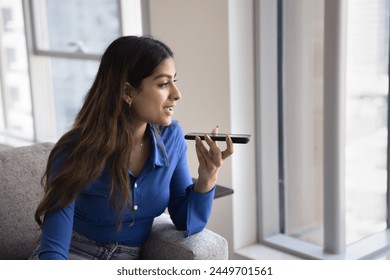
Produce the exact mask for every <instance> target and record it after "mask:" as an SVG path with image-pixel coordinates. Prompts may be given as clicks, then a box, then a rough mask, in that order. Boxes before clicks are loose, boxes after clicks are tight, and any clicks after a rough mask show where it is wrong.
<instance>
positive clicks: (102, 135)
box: [32, 36, 233, 259]
mask: <svg viewBox="0 0 390 280" xmlns="http://www.w3.org/2000/svg"><path fill="white" fill-rule="evenodd" d="M175 82H176V70H175V64H174V60H173V53H172V51H171V50H170V49H169V47H167V46H166V45H165V44H164V43H162V42H160V41H158V40H154V39H152V38H147V37H135V36H128V37H121V38H118V39H116V40H115V41H114V42H112V43H111V44H110V46H109V47H108V48H107V50H106V51H105V53H104V54H103V57H102V60H101V63H100V66H99V70H98V73H97V75H96V78H95V81H94V83H93V84H92V87H91V89H90V90H89V92H88V94H87V96H86V99H85V102H84V104H83V106H82V108H81V110H80V112H79V113H78V115H77V117H76V119H75V122H74V125H73V127H72V128H71V129H70V130H69V131H68V132H67V133H66V134H64V135H63V136H62V137H61V138H60V139H59V141H58V142H57V143H56V145H55V146H54V148H53V150H52V151H51V154H50V156H49V159H48V164H47V169H46V172H45V175H44V177H43V179H42V182H43V184H44V187H45V195H44V197H43V199H42V201H41V202H40V204H39V206H38V207H37V210H36V213H35V219H36V221H37V223H38V224H39V225H40V227H41V228H42V236H41V242H40V246H39V247H38V248H37V250H36V251H35V253H34V254H33V256H32V258H33V259H37V258H39V259H137V258H139V251H140V247H141V245H142V244H143V242H144V241H145V240H146V238H147V237H148V234H149V233H150V230H151V226H152V223H153V219H154V218H155V217H157V216H159V215H160V214H161V213H163V212H164V210H165V209H166V208H167V207H168V210H169V213H170V216H171V219H172V221H173V222H174V224H175V225H176V227H177V228H178V229H180V230H185V231H186V232H185V235H186V236H189V235H191V234H194V233H197V232H199V231H201V230H203V228H204V227H205V225H206V223H207V221H208V218H209V215H210V212H211V207H212V202H213V197H214V185H215V183H216V179H217V175H218V170H219V168H220V167H221V165H222V163H223V161H224V160H225V159H226V158H227V157H228V156H230V155H231V154H232V153H233V144H232V141H231V139H230V138H229V137H227V139H226V143H227V148H226V150H225V151H223V152H221V151H220V149H219V148H218V147H217V145H216V143H214V142H213V141H212V140H211V139H210V138H209V137H207V138H206V142H207V144H208V146H209V147H208V148H206V146H205V145H204V144H203V142H202V141H201V140H200V139H199V138H197V139H196V144H195V145H196V153H197V157H198V161H199V168H198V173H199V178H198V180H197V183H196V184H193V183H192V179H191V176H190V173H189V169H188V166H187V155H186V153H187V146H186V143H185V140H184V137H183V132H182V130H181V128H180V126H179V125H178V123H177V122H176V121H173V120H172V115H173V112H174V108H175V106H176V103H177V101H178V100H179V99H180V97H181V94H180V92H179V90H178V88H177V87H176V85H175Z"/></svg>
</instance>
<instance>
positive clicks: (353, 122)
mask: <svg viewBox="0 0 390 280" xmlns="http://www.w3.org/2000/svg"><path fill="white" fill-rule="evenodd" d="M389 2H390V1H389V0H374V1H367V0H354V1H349V2H348V44H347V46H348V49H347V100H346V110H347V116H346V121H347V123H346V127H347V131H346V207H347V213H346V215H347V216H346V222H347V224H346V231H347V243H352V242H355V241H358V240H359V239H361V238H364V237H366V236H368V235H370V234H373V233H376V232H379V231H381V230H383V229H385V228H386V192H387V145H388V143H387V133H388V123H387V114H388V109H387V108H388V104H387V101H388V92H389V88H388V85H389V80H388V78H389V76H388V63H389V8H390V7H389Z"/></svg>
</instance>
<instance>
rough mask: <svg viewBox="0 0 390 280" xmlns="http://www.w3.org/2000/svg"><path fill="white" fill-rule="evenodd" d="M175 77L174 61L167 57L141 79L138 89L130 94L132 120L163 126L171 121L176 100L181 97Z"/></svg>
mask: <svg viewBox="0 0 390 280" xmlns="http://www.w3.org/2000/svg"><path fill="white" fill-rule="evenodd" d="M175 77H176V69H175V63H174V61H173V59H172V58H167V59H164V60H163V61H162V62H161V63H160V64H159V65H158V66H157V67H156V68H155V69H154V71H153V73H152V75H150V76H149V77H146V78H145V79H143V80H142V83H141V86H140V89H139V90H135V91H133V93H132V95H131V96H132V107H131V108H132V119H133V122H139V123H152V124H158V125H165V126H166V125H169V124H170V123H171V121H172V116H173V113H174V107H175V106H176V101H177V100H179V99H180V97H181V94H180V92H179V90H178V88H177V87H176V84H175V82H176V80H175Z"/></svg>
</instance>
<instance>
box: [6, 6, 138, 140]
mask: <svg viewBox="0 0 390 280" xmlns="http://www.w3.org/2000/svg"><path fill="white" fill-rule="evenodd" d="M0 10H1V13H0V16H1V17H2V18H0V22H1V23H2V26H3V28H2V29H0V50H1V53H0V54H1V60H0V70H1V71H0V85H1V91H0V93H1V99H0V100H1V103H0V110H1V117H0V138H1V139H2V140H4V137H5V136H7V137H17V138H19V139H22V140H25V141H27V142H32V141H36V142H43V141H56V140H57V139H58V138H59V137H60V136H61V135H62V134H63V133H64V132H65V131H66V130H68V129H69V126H70V125H71V124H72V123H73V120H74V117H75V115H76V113H77V112H78V110H79V109H80V107H81V104H82V101H83V98H84V96H85V94H86V93H87V91H88V90H89V87H90V86H91V85H92V82H93V79H94V77H95V75H96V72H97V69H98V64H99V60H100V57H101V55H102V54H103V52H104V50H105V48H106V47H107V46H108V44H109V43H110V42H111V41H112V40H114V39H115V38H117V37H119V36H121V35H130V34H133V35H140V34H142V26H141V25H142V22H141V2H140V1H139V0H69V1H61V0H37V1H28V0H19V1H15V0H4V1H1V3H0ZM24 21H26V22H24ZM24 27H26V30H25V29H24ZM26 46H27V48H26ZM7 139H8V138H7ZM4 141H8V140H6V139H5V140H4ZM8 142H9V141H8Z"/></svg>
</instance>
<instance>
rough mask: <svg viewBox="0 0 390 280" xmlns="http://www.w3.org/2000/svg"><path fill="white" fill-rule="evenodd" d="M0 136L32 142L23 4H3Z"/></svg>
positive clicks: (6, 2)
mask: <svg viewBox="0 0 390 280" xmlns="http://www.w3.org/2000/svg"><path fill="white" fill-rule="evenodd" d="M0 10H1V11H2V12H1V13H0V16H1V17H2V19H1V20H0V22H1V23H2V26H3V28H2V29H0V86H1V90H0V93H1V98H0V99H1V102H0V112H1V117H0V132H1V134H2V137H13V138H17V139H24V140H27V141H32V140H33V139H34V127H33V118H32V106H31V91H30V77H29V72H28V63H27V49H26V36H25V30H24V19H23V9H22V2H21V1H13V0H4V1H1V2H0Z"/></svg>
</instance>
